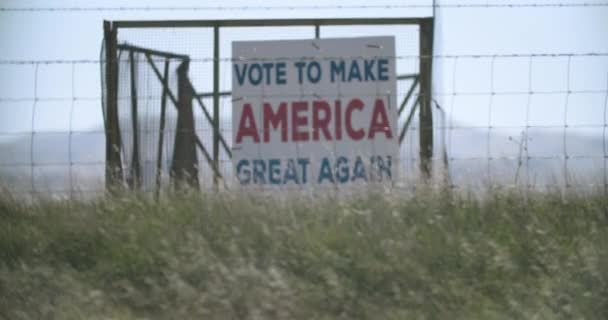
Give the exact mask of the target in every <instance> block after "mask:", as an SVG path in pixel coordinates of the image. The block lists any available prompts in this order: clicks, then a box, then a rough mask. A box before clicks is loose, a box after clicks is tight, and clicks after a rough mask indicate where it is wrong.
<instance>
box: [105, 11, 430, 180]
mask: <svg viewBox="0 0 608 320" xmlns="http://www.w3.org/2000/svg"><path fill="white" fill-rule="evenodd" d="M434 24H435V19H434V17H415V18H412V17H410V18H336V19H243V20H137V21H133V20H118V21H104V23H103V25H104V41H105V44H106V46H105V49H106V50H105V55H106V66H105V67H106V81H107V85H106V97H105V98H106V106H107V111H106V118H105V121H106V123H105V129H106V189H108V190H112V189H114V188H116V186H119V185H121V184H122V175H123V172H122V164H121V158H120V155H121V153H120V152H121V150H120V147H121V143H120V133H119V131H118V109H117V108H118V105H117V100H116V99H117V89H118V61H117V59H116V52H117V50H116V48H117V45H118V31H119V29H144V28H213V92H212V93H210V94H201V95H198V94H195V97H200V96H208V95H210V96H212V97H213V115H214V116H213V118H212V120H213V121H212V125H213V155H212V157H210V158H211V160H212V164H211V166H212V169H213V172H214V176H213V177H214V178H213V181H214V186H215V187H216V188H217V186H218V181H219V178H220V176H219V152H220V140H222V142H223V143H224V144H225V142H224V141H223V139H222V138H221V135H220V123H219V116H217V115H219V113H220V110H219V109H220V96H225V95H229V94H230V93H228V92H220V59H221V58H220V48H219V47H220V32H219V31H220V28H231V27H239V28H243V27H297V26H310V27H314V36H315V38H316V39H319V38H320V37H321V27H322V26H365V25H417V26H418V27H419V33H418V34H419V36H418V38H419V56H420V58H419V74H413V75H411V74H410V75H403V76H398V77H397V78H398V79H414V81H413V83H412V85H411V87H410V89H409V90H408V94H407V95H406V97H405V99H404V100H403V102H402V103H401V106H400V108H399V114H401V112H402V111H403V109H404V107H405V105H406V104H407V102H408V100H409V99H410V97H411V95H412V92H413V91H414V89H415V87H416V85H419V94H418V98H417V99H416V102H415V104H414V105H413V107H412V109H411V111H410V114H409V116H408V118H407V121H406V123H405V125H404V127H403V129H402V130H401V133H400V136H399V143H400V144H401V142H402V141H403V138H404V137H405V133H406V131H407V129H408V126H409V124H410V121H411V119H412V117H413V115H414V112H415V111H416V106H418V107H419V108H420V110H419V112H418V119H419V128H418V130H419V155H420V176H421V178H422V180H423V181H429V180H430V179H431V175H432V171H433V169H432V158H433V115H432V107H431V101H432V98H431V97H432V83H433V81H432V73H433V72H432V66H433V40H434Z"/></svg>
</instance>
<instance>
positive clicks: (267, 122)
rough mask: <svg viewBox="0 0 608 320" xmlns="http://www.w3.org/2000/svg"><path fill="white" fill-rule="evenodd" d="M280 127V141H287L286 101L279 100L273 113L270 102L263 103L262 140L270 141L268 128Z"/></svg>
mask: <svg viewBox="0 0 608 320" xmlns="http://www.w3.org/2000/svg"><path fill="white" fill-rule="evenodd" d="M271 127H272V128H273V129H276V128H277V127H280V128H281V141H282V142H285V141H287V103H285V102H281V103H280V104H279V107H278V108H277V112H276V113H273V110H272V106H271V105H270V103H264V142H268V141H270V128H271Z"/></svg>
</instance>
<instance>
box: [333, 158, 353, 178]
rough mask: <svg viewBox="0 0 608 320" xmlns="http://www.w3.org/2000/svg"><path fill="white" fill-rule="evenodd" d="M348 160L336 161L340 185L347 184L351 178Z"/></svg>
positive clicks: (339, 159) (340, 159)
mask: <svg viewBox="0 0 608 320" xmlns="http://www.w3.org/2000/svg"><path fill="white" fill-rule="evenodd" d="M349 171H350V170H349V167H348V159H346V158H345V157H339V158H338V161H336V178H338V181H339V182H340V183H347V182H348V178H349Z"/></svg>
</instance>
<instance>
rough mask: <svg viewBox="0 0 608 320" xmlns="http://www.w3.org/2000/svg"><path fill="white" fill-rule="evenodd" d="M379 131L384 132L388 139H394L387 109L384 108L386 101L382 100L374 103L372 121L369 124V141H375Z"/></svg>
mask: <svg viewBox="0 0 608 320" xmlns="http://www.w3.org/2000/svg"><path fill="white" fill-rule="evenodd" d="M377 131H378V132H383V133H384V135H385V136H386V138H387V139H392V138H393V133H392V132H391V126H390V124H389V122H388V116H387V115H386V109H385V108H384V101H383V100H382V99H376V102H375V103H374V110H373V111H372V120H371V122H370V124H369V134H368V136H369V139H373V138H374V136H375V135H376V132H377Z"/></svg>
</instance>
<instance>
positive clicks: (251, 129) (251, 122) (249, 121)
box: [236, 103, 260, 143]
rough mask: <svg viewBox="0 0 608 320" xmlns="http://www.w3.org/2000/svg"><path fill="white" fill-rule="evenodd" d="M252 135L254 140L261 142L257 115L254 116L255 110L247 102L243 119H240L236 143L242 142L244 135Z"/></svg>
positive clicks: (242, 115) (244, 106) (242, 114)
mask: <svg viewBox="0 0 608 320" xmlns="http://www.w3.org/2000/svg"><path fill="white" fill-rule="evenodd" d="M247 136H250V137H251V138H252V139H253V142H255V143H259V142H260V135H259V134H258V128H257V127H256V124H255V117H254V116H253V110H251V104H249V103H245V104H244V105H243V113H241V120H239V131H238V132H237V134H236V143H241V141H243V138H244V137H247Z"/></svg>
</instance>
